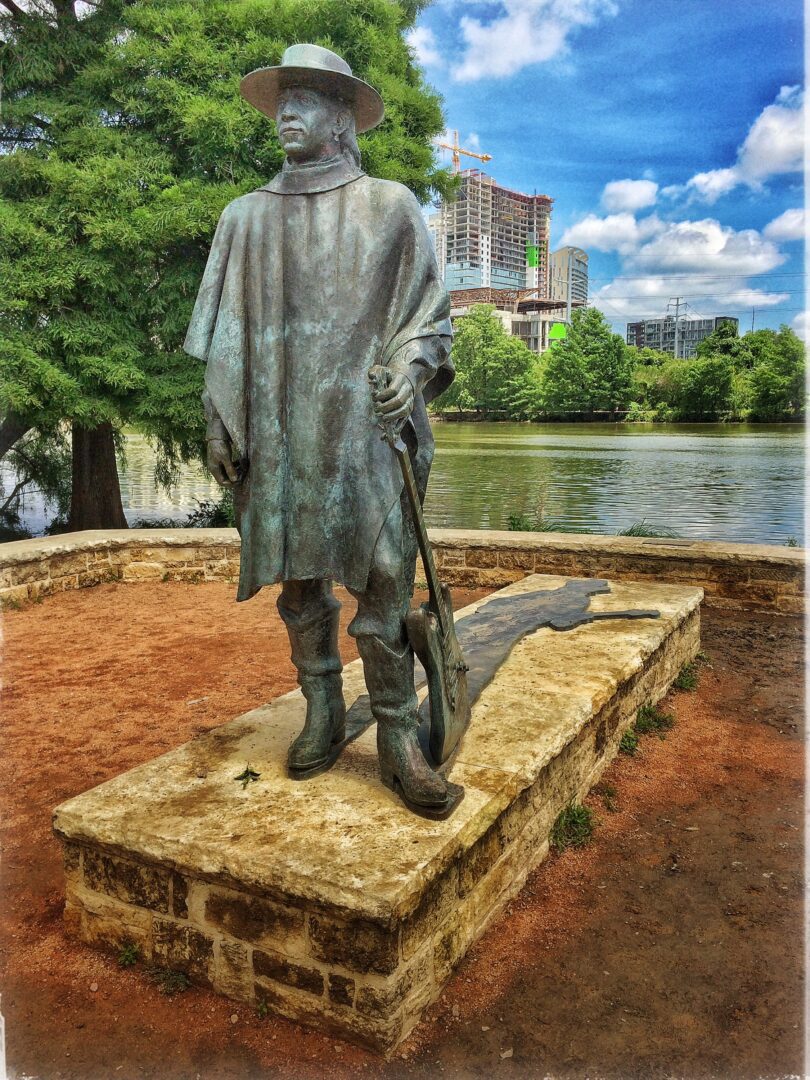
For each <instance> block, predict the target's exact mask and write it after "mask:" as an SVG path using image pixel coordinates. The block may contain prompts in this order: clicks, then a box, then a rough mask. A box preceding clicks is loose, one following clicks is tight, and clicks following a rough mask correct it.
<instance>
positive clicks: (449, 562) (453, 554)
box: [438, 548, 465, 567]
mask: <svg viewBox="0 0 810 1080" xmlns="http://www.w3.org/2000/svg"><path fill="white" fill-rule="evenodd" d="M438 554H439V555H440V556H441V560H442V563H441V564H442V566H443V567H445V566H464V559H465V557H464V551H463V550H462V549H459V548H440V549H439V551H438Z"/></svg>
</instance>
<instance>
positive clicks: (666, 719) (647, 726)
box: [633, 705, 675, 739]
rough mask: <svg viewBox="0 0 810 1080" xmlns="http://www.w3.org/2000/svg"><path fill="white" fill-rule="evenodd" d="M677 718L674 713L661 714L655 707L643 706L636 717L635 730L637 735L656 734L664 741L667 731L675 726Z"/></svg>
mask: <svg viewBox="0 0 810 1080" xmlns="http://www.w3.org/2000/svg"><path fill="white" fill-rule="evenodd" d="M674 723H675V717H674V716H673V715H672V713H665V712H661V710H660V709H658V708H656V706H655V705H642V706H641V708H640V709H639V710H638V713H637V715H636V722H635V724H634V726H633V730H634V731H635V733H636V734H637V735H652V734H656V735H657V736H658V738H659V739H663V738H665V737H666V736H665V735H664V732H665V731H669V729H670V728H671V727H672V726H673V725H674Z"/></svg>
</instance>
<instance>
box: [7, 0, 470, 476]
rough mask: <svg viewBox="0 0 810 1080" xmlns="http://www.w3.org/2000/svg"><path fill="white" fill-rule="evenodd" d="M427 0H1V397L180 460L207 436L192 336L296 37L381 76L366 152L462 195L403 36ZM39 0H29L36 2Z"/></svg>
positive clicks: (258, 167)
mask: <svg viewBox="0 0 810 1080" xmlns="http://www.w3.org/2000/svg"><path fill="white" fill-rule="evenodd" d="M423 6H424V5H423V4H422V3H421V2H416V0H400V2H390V0H206V2H205V3H201V2H198V0H195V2H192V0H136V2H132V0H94V3H93V4H92V5H89V4H83V3H79V2H75V3H74V2H72V0H37V2H36V3H33V0H28V2H26V0H22V3H21V5H17V4H14V3H11V2H10V0H8V2H4V4H3V5H2V6H0V39H1V40H0V78H1V79H2V110H3V111H2V127H0V358H1V359H0V362H1V363H2V379H0V415H9V414H13V415H15V416H22V417H24V418H25V419H26V422H30V424H32V425H34V426H36V427H37V428H38V429H39V430H40V431H47V430H54V429H55V428H56V427H57V426H58V425H59V424H60V423H62V422H63V421H71V422H73V423H74V424H79V425H80V426H82V427H86V428H94V427H96V426H97V425H100V424H103V423H105V422H109V423H111V424H113V425H114V426H115V427H116V428H120V426H121V425H122V424H124V423H132V424H136V425H137V426H138V427H139V428H140V429H141V430H143V431H145V432H146V433H148V434H150V435H152V436H153V437H154V438H155V439H156V440H158V442H159V445H160V446H161V447H162V450H163V462H164V465H165V466H166V467H167V468H166V470H165V472H164V479H166V478H167V477H168V465H169V464H170V463H171V462H172V461H174V460H176V459H177V458H178V457H182V458H187V457H189V456H190V455H191V454H193V453H194V452H195V451H196V450H197V448H198V445H199V440H200V438H201V435H202V427H203V418H202V410H201V406H200V400H199V394H200V390H201V386H202V370H201V365H200V364H199V363H198V362H197V361H195V360H193V359H192V358H190V357H188V356H186V355H185V354H184V353H183V352H182V350H181V344H182V341H183V337H184V334H185V330H186V327H187V324H188V320H189V316H190V314H191V309H192V306H193V302H194V298H195V295H196V290H197V286H198V284H199V281H200V278H201V275H202V271H203V267H204V264H205V259H206V256H207V253H208V248H209V245H210V241H211V237H212V235H213V231H214V228H215V226H216V223H217V220H218V218H219V215H220V213H221V211H222V209H223V207H224V206H225V205H226V204H227V203H228V202H230V201H231V200H232V199H233V198H235V197H236V196H238V195H240V194H243V193H245V192H247V191H250V190H252V189H254V188H256V187H259V186H261V185H262V184H264V183H266V182H267V180H268V179H269V177H270V176H272V175H273V174H274V173H275V172H276V171H277V170H278V169H279V167H280V165H281V163H282V160H283V153H282V151H281V148H280V145H279V143H278V141H277V138H276V134H275V129H274V126H273V125H272V124H271V123H270V122H269V121H268V120H267V118H265V117H264V116H262V115H261V114H260V113H259V112H257V111H256V110H255V109H254V108H253V107H252V106H250V105H248V104H247V103H246V102H245V101H243V99H242V98H241V97H240V95H239V81H240V79H241V77H242V76H243V75H244V74H245V73H247V72H248V71H250V70H252V69H254V68H257V67H262V66H266V65H271V64H276V63H278V62H279V61H280V59H281V55H282V53H283V51H284V49H285V48H286V47H287V46H288V45H290V44H291V43H293V42H297V41H311V42H315V43H317V44H320V45H324V46H326V47H328V48H332V49H334V50H335V51H337V52H339V53H340V54H341V55H343V56H344V57H345V58H346V60H347V61H348V62H349V64H350V65H351V66H352V68H353V70H354V71H355V73H356V74H357V75H358V76H360V77H361V78H365V79H367V80H368V81H370V82H371V83H372V84H373V85H374V86H375V87H377V88H378V89H379V90H380V92H381V93H382V96H383V99H384V101H385V104H386V119H385V120H384V122H383V124H382V125H381V126H380V127H379V128H377V129H376V130H374V131H372V132H369V133H368V134H366V135H363V136H361V137H360V140H359V142H360V147H361V151H362V153H363V159H364V167H365V169H366V171H367V172H369V173H370V174H371V175H374V176H380V177H384V178H387V179H392V180H397V181H399V182H401V183H403V184H406V185H407V186H408V187H410V188H411V190H413V191H414V193H415V194H416V195H417V197H418V198H419V199H421V200H422V201H423V202H424V201H426V200H427V199H428V198H429V197H430V196H431V195H432V194H434V193H439V194H447V193H448V191H449V189H450V187H451V186H452V179H451V177H450V175H449V173H448V172H447V171H446V170H442V169H439V168H437V165H436V163H435V158H434V152H433V149H432V145H431V139H432V137H433V136H435V135H436V134H437V133H438V132H440V131H441V130H442V129H443V127H444V120H443V117H442V112H441V105H440V100H439V98H438V96H437V95H436V94H435V93H434V92H433V91H432V90H430V89H429V88H428V87H427V86H426V85H425V83H424V81H423V78H422V75H421V72H420V70H419V68H418V67H417V66H416V65H415V62H414V59H413V56H412V54H411V52H410V50H409V48H408V46H407V44H406V42H405V38H404V34H405V32H406V31H407V30H408V29H409V28H410V27H411V26H412V25H413V23H414V21H415V18H416V16H417V14H418V12H419V10H420V9H421V7H423ZM23 9H24V10H23Z"/></svg>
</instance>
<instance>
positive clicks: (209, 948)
mask: <svg viewBox="0 0 810 1080" xmlns="http://www.w3.org/2000/svg"><path fill="white" fill-rule="evenodd" d="M152 936H153V957H154V959H155V961H156V962H157V963H159V964H161V965H162V966H163V967H166V968H169V969H170V970H172V971H185V972H186V973H187V974H189V975H191V976H192V978H194V979H195V980H197V981H198V982H201V983H203V984H205V985H206V986H212V985H214V978H213V976H214V941H213V938H211V937H209V936H208V935H207V934H204V933H202V932H201V931H200V930H195V929H194V928H193V927H191V926H188V925H186V924H184V923H177V922H174V921H173V920H171V919H162V918H160V917H158V916H155V918H154V920H153V924H152Z"/></svg>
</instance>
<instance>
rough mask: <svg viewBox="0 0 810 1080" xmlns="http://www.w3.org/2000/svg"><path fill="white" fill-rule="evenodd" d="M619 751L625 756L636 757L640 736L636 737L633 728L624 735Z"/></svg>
mask: <svg viewBox="0 0 810 1080" xmlns="http://www.w3.org/2000/svg"><path fill="white" fill-rule="evenodd" d="M619 750H620V751H621V753H623V754H628V755H629V756H630V757H635V754H636V751H637V750H638V735H636V733H635V731H634V729H633V728H630V729H629V731H625V733H624V735H622V738H621V742H620V743H619Z"/></svg>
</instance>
